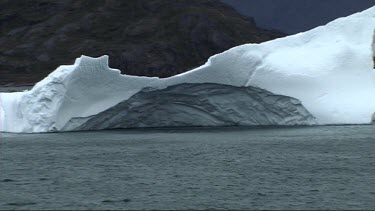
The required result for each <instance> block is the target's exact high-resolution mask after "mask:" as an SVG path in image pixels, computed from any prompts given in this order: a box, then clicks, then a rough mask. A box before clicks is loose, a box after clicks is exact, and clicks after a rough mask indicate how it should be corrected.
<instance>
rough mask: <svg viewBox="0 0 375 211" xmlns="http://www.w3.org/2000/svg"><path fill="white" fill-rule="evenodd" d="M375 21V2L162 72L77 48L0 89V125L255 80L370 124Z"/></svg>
mask: <svg viewBox="0 0 375 211" xmlns="http://www.w3.org/2000/svg"><path fill="white" fill-rule="evenodd" d="M374 29H375V7H373V8H370V9H368V10H366V11H364V12H362V13H357V14H354V15H352V16H349V17H346V18H340V19H337V20H335V21H333V22H331V23H329V24H327V25H326V26H322V27H318V28H316V29H313V30H311V31H308V32H305V33H300V34H296V35H293V36H289V37H286V38H281V39H277V40H273V41H269V42H265V43H262V44H247V45H242V46H238V47H235V48H232V49H230V50H228V51H226V52H223V53H221V54H218V55H215V56H212V57H211V58H210V59H209V60H208V61H207V63H206V64H205V65H203V66H201V67H198V68H196V69H194V70H191V71H189V72H187V73H184V74H180V75H177V76H174V77H170V78H166V79H159V78H149V77H137V76H128V75H121V74H120V71H118V70H114V69H110V68H109V67H108V58H107V56H103V57H100V58H97V59H94V58H90V57H85V56H82V57H81V58H79V59H77V60H76V62H75V64H74V65H65V66H60V67H59V68H57V69H56V70H55V71H54V72H53V73H51V74H50V75H49V76H48V77H47V78H46V79H44V80H42V81H41V82H39V83H38V84H37V85H36V86H35V87H34V88H33V89H32V90H30V91H27V92H22V93H1V96H0V97H1V99H2V102H1V108H0V109H1V110H0V111H1V124H0V125H1V126H2V127H1V128H0V130H1V131H7V132H49V131H63V130H72V129H73V128H80V127H81V126H82V125H83V124H85V123H86V122H87V121H89V120H90V119H93V118H95V115H98V114H99V113H102V114H103V113H105V111H107V110H109V109H111V108H112V107H114V106H116V105H117V104H119V103H121V102H122V103H123V102H124V101H126V100H127V99H129V98H131V97H132V96H133V95H135V94H137V93H138V92H140V91H141V90H143V89H144V88H147V87H151V88H153V89H156V90H163V89H166V88H167V87H170V86H173V85H178V84H184V83H189V84H192V83H198V84H200V83H207V84H209V83H210V84H211V83H213V84H222V85H228V86H235V87H258V88H261V89H262V90H266V91H268V92H271V93H274V94H275V95H282V96H286V97H291V98H294V99H298V100H299V101H301V102H302V105H303V106H304V107H305V108H306V109H307V111H308V112H309V113H311V114H312V115H313V116H314V117H315V118H316V121H317V123H318V124H368V123H371V121H372V116H373V114H374V113H375V70H374V64H373V54H374V44H373V39H374ZM226 100H227V99H226ZM232 100H233V101H236V99H235V98H233V99H232ZM280 109H281V108H280ZM149 112H152V110H150V111H149ZM291 115H292V114H291ZM310 123H311V124H313V123H315V122H303V123H301V124H310ZM276 124H277V123H276ZM279 124H283V123H282V122H279ZM86 129H87V128H86Z"/></svg>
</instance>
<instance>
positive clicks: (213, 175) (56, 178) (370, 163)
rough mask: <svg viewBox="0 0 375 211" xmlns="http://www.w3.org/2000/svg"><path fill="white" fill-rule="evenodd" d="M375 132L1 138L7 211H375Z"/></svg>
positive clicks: (0, 192) (0, 202)
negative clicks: (83, 210) (273, 210)
mask: <svg viewBox="0 0 375 211" xmlns="http://www.w3.org/2000/svg"><path fill="white" fill-rule="evenodd" d="M374 151H375V126H339V127H338V126H327V127H300V128H263V129H249V128H213V129H198V128H195V129H193V128H191V129H159V130H157V129H152V130H118V131H103V132H77V133H56V134H35V135H30V134H28V135H27V134H22V135H20V134H18V135H17V134H1V139H0V209H6V210H9V209H34V210H35V209H38V210H40V209H59V210H61V209H70V210H72V209H74V210H76V209H367V210H369V209H375V156H374Z"/></svg>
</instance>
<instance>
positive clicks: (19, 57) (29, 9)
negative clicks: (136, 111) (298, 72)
mask: <svg viewBox="0 0 375 211" xmlns="http://www.w3.org/2000/svg"><path fill="white" fill-rule="evenodd" d="M281 36H284V34H283V33H280V32H277V31H269V30H264V29H260V28H258V27H257V26H256V24H255V22H254V20H253V19H251V18H246V17H244V16H242V15H240V14H238V13H237V12H236V11H235V10H234V9H232V8H231V7H229V6H227V5H225V4H224V3H221V2H220V1H217V0H126V1H121V0H95V1H92V0H55V1H52V0H28V1H14V0H2V1H0V85H20V84H32V83H35V82H37V81H39V80H41V79H42V78H44V77H45V76H46V75H47V74H48V73H50V72H51V71H53V70H54V69H55V68H56V67H57V66H59V65H60V64H72V63H73V62H74V59H75V58H77V57H79V56H80V55H82V54H84V55H88V56H99V55H103V54H108V55H109V56H110V66H111V67H113V68H117V69H120V70H122V72H123V73H126V74H132V75H147V76H159V77H168V76H171V75H175V74H178V73H181V72H185V71H187V70H189V69H192V68H194V67H197V66H199V65H202V64H204V63H205V62H206V60H207V59H208V58H209V56H211V55H213V54H216V53H219V52H222V51H224V50H227V49H229V48H231V47H234V46H236V45H240V44H243V43H259V42H263V41H267V40H271V39H274V38H277V37H281Z"/></svg>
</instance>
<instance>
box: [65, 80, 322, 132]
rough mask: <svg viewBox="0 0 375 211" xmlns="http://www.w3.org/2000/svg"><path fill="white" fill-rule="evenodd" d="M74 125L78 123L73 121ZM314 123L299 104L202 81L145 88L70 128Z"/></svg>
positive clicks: (298, 102) (256, 92)
mask: <svg viewBox="0 0 375 211" xmlns="http://www.w3.org/2000/svg"><path fill="white" fill-rule="evenodd" d="M75 121H80V120H79V119H78V120H74V119H73V120H72V122H75ZM315 123H316V122H315V118H314V117H313V116H312V115H311V114H310V113H309V112H308V111H307V110H306V109H305V108H304V107H303V106H302V104H301V102H300V101H299V100H296V99H293V98H290V97H286V96H281V95H274V94H272V93H270V92H267V91H265V90H262V89H259V88H255V87H234V86H228V85H221V84H207V83H204V84H179V85H174V86H170V87H168V88H166V89H162V90H149V89H147V88H146V89H143V90H142V91H140V92H138V93H137V94H135V95H133V96H132V97H131V98H129V99H128V100H124V101H123V102H121V103H119V104H118V105H116V106H114V107H112V108H110V109H108V110H106V111H103V112H101V113H99V114H98V115H95V116H94V117H92V118H89V120H88V121H87V122H85V123H84V124H82V125H80V126H78V127H77V128H74V129H73V128H69V129H73V130H101V129H114V128H141V127H179V126H218V125H221V126H235V125H311V124H315ZM68 125H74V124H68Z"/></svg>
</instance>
